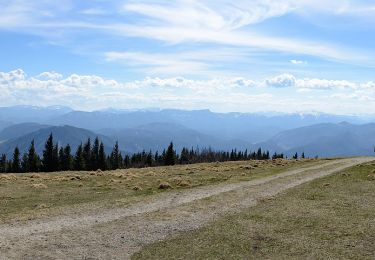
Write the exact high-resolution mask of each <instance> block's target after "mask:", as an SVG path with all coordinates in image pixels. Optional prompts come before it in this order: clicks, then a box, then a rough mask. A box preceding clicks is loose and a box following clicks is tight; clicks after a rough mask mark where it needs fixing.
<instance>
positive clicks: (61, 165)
mask: <svg viewBox="0 0 375 260" xmlns="http://www.w3.org/2000/svg"><path fill="white" fill-rule="evenodd" d="M64 164H65V162H64V148H63V147H62V146H61V147H60V149H59V171H64V168H65V165H64Z"/></svg>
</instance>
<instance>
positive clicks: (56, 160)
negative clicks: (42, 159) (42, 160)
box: [52, 144, 59, 172]
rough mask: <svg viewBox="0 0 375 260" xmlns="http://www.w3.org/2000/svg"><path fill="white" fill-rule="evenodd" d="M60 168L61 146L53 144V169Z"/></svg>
mask: <svg viewBox="0 0 375 260" xmlns="http://www.w3.org/2000/svg"><path fill="white" fill-rule="evenodd" d="M58 170H59V146H58V145H57V144H55V145H54V146H53V153H52V171H53V172H55V171H58Z"/></svg>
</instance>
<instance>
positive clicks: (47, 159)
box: [42, 133, 56, 172]
mask: <svg viewBox="0 0 375 260" xmlns="http://www.w3.org/2000/svg"><path fill="white" fill-rule="evenodd" d="M54 148H55V147H54V145H53V135H52V133H51V134H50V136H49V137H48V139H47V141H46V144H45V146H44V150H43V160H42V163H43V170H44V171H45V172H53V171H54V170H55V169H56V165H55V164H56V161H55V155H54V153H55V151H54V150H55V149H54Z"/></svg>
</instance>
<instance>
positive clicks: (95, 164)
mask: <svg viewBox="0 0 375 260" xmlns="http://www.w3.org/2000/svg"><path fill="white" fill-rule="evenodd" d="M99 146H100V144H99V138H98V137H96V138H95V141H94V144H93V146H92V150H91V168H92V170H97V169H99V148H100V147H99Z"/></svg>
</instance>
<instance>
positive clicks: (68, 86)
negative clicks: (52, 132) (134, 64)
mask: <svg viewBox="0 0 375 260" xmlns="http://www.w3.org/2000/svg"><path fill="white" fill-rule="evenodd" d="M0 102H1V104H2V105H3V106H6V105H20V104H24V105H45V106H48V105H66V106H71V107H73V108H75V109H82V110H96V109H104V108H108V107H114V108H128V109H135V108H148V107H158V108H180V109H203V108H209V109H211V110H214V111H220V112H230V111H239V112H266V111H279V112H306V111H321V112H329V113H341V114H356V113H362V114H367V113H374V112H375V103H374V102H375V83H374V82H372V81H369V82H363V83H358V82H352V81H347V80H327V79H315V78H296V77H295V76H293V75H292V74H281V75H278V76H275V77H272V78H266V79H263V80H252V79H249V78H241V77H223V78H213V79H209V80H195V79H187V78H182V77H172V78H157V77H155V78H150V77H147V78H145V79H143V80H135V81H129V82H118V81H116V80H112V79H105V78H103V77H100V76H96V75H77V74H72V75H69V76H65V77H64V76H63V75H61V74H59V73H57V72H43V73H41V74H39V75H36V76H28V75H27V74H26V73H25V72H24V71H23V70H21V69H18V70H14V71H10V72H0Z"/></svg>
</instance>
